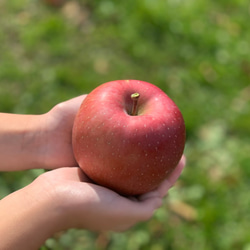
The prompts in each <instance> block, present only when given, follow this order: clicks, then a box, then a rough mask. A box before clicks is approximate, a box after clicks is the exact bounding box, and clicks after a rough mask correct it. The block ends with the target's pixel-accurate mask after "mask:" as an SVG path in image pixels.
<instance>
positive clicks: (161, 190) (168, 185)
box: [138, 155, 186, 201]
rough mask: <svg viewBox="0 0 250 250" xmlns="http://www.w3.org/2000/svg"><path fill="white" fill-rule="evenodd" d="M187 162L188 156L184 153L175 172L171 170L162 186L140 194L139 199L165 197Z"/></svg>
mask: <svg viewBox="0 0 250 250" xmlns="http://www.w3.org/2000/svg"><path fill="white" fill-rule="evenodd" d="M185 164H186V158H185V156H184V155H183V156H182V158H181V160H180V162H179V163H178V165H177V167H176V168H175V169H174V171H173V172H171V174H170V175H169V176H168V177H167V178H166V179H165V180H164V181H163V182H162V183H161V184H160V186H159V187H158V188H157V189H156V190H154V191H151V192H148V193H146V194H143V195H140V196H139V197H138V200H139V201H144V200H147V199H151V198H156V197H160V198H163V197H164V196H165V195H166V194H167V192H168V190H169V189H170V188H171V187H172V186H173V185H174V183H175V182H176V181H177V179H178V178H179V176H180V174H181V172H182V170H183V168H184V166H185Z"/></svg>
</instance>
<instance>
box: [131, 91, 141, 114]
mask: <svg viewBox="0 0 250 250" xmlns="http://www.w3.org/2000/svg"><path fill="white" fill-rule="evenodd" d="M139 97H140V94H139V93H134V94H132V95H131V99H132V100H133V106H132V112H131V115H132V116H135V115H137V112H138V99H139Z"/></svg>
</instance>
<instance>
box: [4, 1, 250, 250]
mask: <svg viewBox="0 0 250 250" xmlns="http://www.w3.org/2000/svg"><path fill="white" fill-rule="evenodd" d="M249 15H250V5H249V1H247V0H221V1H204V0H196V1H194V0H189V1H182V0H167V1H163V0H154V1H150V0H142V1H133V0H127V1H114V0H102V1H100V0H99V1H90V0H82V1H67V2H66V4H65V5H64V6H63V7H61V8H51V7H49V6H46V5H44V4H43V3H42V2H41V1H39V0H12V1H0V109H1V111H2V112H13V113H34V114H39V113H43V112H46V111H48V110H49V109H50V108H52V107H53V106H54V105H55V104H57V103H58V102H61V101H64V100H67V99H69V98H72V97H74V96H77V95H80V94H82V93H88V92H89V91H91V90H92V89H93V88H95V87H96V86H98V85H99V84H101V83H104V82H107V81H111V80H116V79H129V78H132V79H140V80H145V81H148V82H151V83H154V84H155V85H157V86H159V87H160V88H162V89H163V90H164V91H165V92H166V93H167V94H168V95H169V96H170V97H171V98H172V99H173V100H174V101H175V102H176V104H177V105H178V106H179V107H180V109H181V111H182V113H183V116H184V119H185V122H186V128H187V144H186V150H185V153H186V156H187V160H188V162H187V166H186V169H185V171H184V172H183V174H182V176H181V178H180V180H179V181H178V183H177V184H176V186H175V187H174V188H173V189H172V190H171V192H170V195H169V196H168V198H167V199H166V201H165V203H164V205H163V207H162V208H161V209H159V210H158V211H157V212H156V214H155V216H154V218H153V219H152V220H150V221H149V222H146V223H142V224H140V225H138V226H136V227H135V228H133V229H131V230H129V231H128V232H125V233H122V234H119V233H112V234H104V233H103V234H96V233H92V232H88V231H85V230H69V231H68V232H64V233H61V234H58V235H56V236H55V237H54V238H51V239H49V240H48V241H47V242H46V245H44V247H43V248H42V249H44V250H45V249H53V250H60V249H74V250H77V249H108V250H113V249H114V250H116V249H121V250H123V249H124V250H125V249H126V250H127V249H128V250H133V249H134V250H138V249H143V250H149V249H150V250H151V249H152V250H165V249H169V250H172V249H173V250H186V249H194V250H196V249H198V250H200V249H202V250H203V249H204V250H217V249H218V250H234V249H235V250H238V249H243V250H249V249H250V233H249V228H250V213H249V205H250V193H249V189H250V156H249V152H250V144H249V137H250V104H249V103H250V85H249V82H250V45H249V41H250V29H249ZM41 172H42V170H39V171H37V170H36V171H24V172H18V173H1V174H0V187H1V188H0V195H1V197H3V196H5V195H7V194H8V193H10V192H12V191H14V190H16V189H18V188H20V187H22V186H24V185H26V184H28V183H30V182H31V181H32V180H33V179H34V178H35V177H36V176H37V175H39V174H40V173H41ZM19 226H21V225H19Z"/></svg>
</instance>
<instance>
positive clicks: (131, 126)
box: [0, 80, 185, 250]
mask: <svg viewBox="0 0 250 250" xmlns="http://www.w3.org/2000/svg"><path fill="white" fill-rule="evenodd" d="M0 119H1V123H0V160H1V161H0V170H2V171H16V170H24V169H31V168H45V169H53V170H52V171H49V172H46V173H44V174H42V175H40V176H39V177H38V178H37V179H36V180H34V181H33V182H32V183H31V184H30V185H28V186H26V187H24V188H22V189H20V190H18V191H17V192H14V193H12V194H10V195H8V196H6V197H5V198H3V199H2V200H1V201H0V216H1V218H2V220H1V224H0V233H1V235H4V236H5V237H4V238H3V239H2V240H1V243H0V248H1V249H16V248H18V249H25V250H28V249H37V248H39V247H40V246H41V245H42V244H43V242H44V241H45V240H46V239H47V238H49V237H50V236H51V235H53V234H54V233H55V232H58V231H60V230H64V229H68V228H84V229H90V230H98V231H99V230H112V231H121V230H125V229H128V228H129V227H131V226H133V225H135V224H136V223H138V222H140V221H144V220H147V219H149V218H150V217H151V216H152V215H153V212H154V210H155V209H157V208H158V207H159V206H161V204H162V198H163V197H164V196H165V195H166V194H167V192H168V190H169V188H170V187H171V186H172V185H174V183H175V181H176V180H177V179H178V178H179V176H180V174H181V172H182V170H183V168H184V166H185V157H184V156H182V154H183V150H184V144H185V126H184V121H183V118H182V115H181V113H180V111H179V109H178V108H177V106H176V105H175V104H174V103H173V101H172V100H171V99H170V98H169V97H168V96H167V95H166V94H165V93H164V92H163V91H161V90H160V89H159V88H157V87H156V86H154V85H152V84H149V83H145V82H141V81H135V80H124V81H115V82H111V83H106V84H103V85H101V86H100V87H98V88H97V89H95V90H94V91H93V92H91V93H90V94H89V95H88V96H86V95H82V96H79V97H76V98H73V99H71V100H68V101H66V102H63V103H60V104H58V105H56V106H55V107H54V108H52V109H51V110H50V111H49V112H48V113H46V114H43V115H10V114H0ZM72 129H73V131H72ZM72 143H73V146H74V147H73V148H72ZM13 156H14V157H13ZM78 164H79V166H80V167H77V165H78ZM135 195H136V196H135ZM17 225H18V226H17ZM31 239H32V240H31Z"/></svg>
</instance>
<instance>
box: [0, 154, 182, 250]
mask: <svg viewBox="0 0 250 250" xmlns="http://www.w3.org/2000/svg"><path fill="white" fill-rule="evenodd" d="M184 166H185V158H184V157H183V158H182V160H181V161H180V163H179V164H178V166H177V167H176V169H175V170H174V171H173V172H172V173H171V174H170V175H169V176H168V178H167V179H166V180H165V181H164V182H163V183H162V184H161V185H160V186H159V187H158V188H157V189H156V190H154V191H152V192H149V193H146V194H143V195H140V196H138V197H123V196H120V195H119V194H117V193H115V192H113V191H111V190H109V189H107V188H104V187H101V186H98V185H96V184H93V183H92V182H91V181H90V180H89V179H88V177H87V176H86V175H85V174H84V173H83V172H82V170H81V169H80V168H78V167H66V168H59V169H55V170H52V171H49V172H46V173H44V174H42V175H40V176H39V177H38V178H37V179H35V180H34V181H33V182H32V183H31V184H30V185H28V186H26V187H24V188H22V189H20V190H18V191H16V192H14V193H12V194H10V195H8V196H6V197H5V198H3V199H2V200H1V201H0V214H1V223H0V234H1V235H4V237H3V238H2V239H1V242H0V248H1V249H20V250H30V249H38V248H39V247H40V246H41V245H42V244H43V243H44V242H45V240H46V239H48V238H49V237H51V236H52V235H53V234H54V233H56V232H58V231H61V230H66V229H69V228H82V229H90V230H94V231H102V230H105V231H106V230H108V231H123V230H126V229H128V228H130V227H132V226H134V225H135V224H137V223H139V222H141V221H145V220H148V219H150V217H151V216H152V215H153V213H154V211H155V210H156V209H157V208H159V207H160V206H161V204H162V199H163V197H164V196H165V195H166V194H167V192H168V190H169V188H170V187H171V186H172V185H174V183H175V181H176V180H177V179H178V177H179V176H180V174H181V172H182V170H183V168H184ZM31 239H32V240H31Z"/></svg>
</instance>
